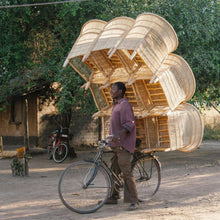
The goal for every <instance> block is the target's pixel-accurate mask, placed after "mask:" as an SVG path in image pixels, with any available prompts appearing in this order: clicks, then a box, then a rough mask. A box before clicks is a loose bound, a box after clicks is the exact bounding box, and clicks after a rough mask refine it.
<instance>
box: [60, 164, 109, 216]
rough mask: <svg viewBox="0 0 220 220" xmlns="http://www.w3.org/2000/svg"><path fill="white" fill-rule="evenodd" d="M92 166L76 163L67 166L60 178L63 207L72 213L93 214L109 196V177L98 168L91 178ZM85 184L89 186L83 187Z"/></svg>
mask: <svg viewBox="0 0 220 220" xmlns="http://www.w3.org/2000/svg"><path fill="white" fill-rule="evenodd" d="M92 166H93V163H91V162H77V163H74V164H72V165H71V166H69V167H68V168H67V169H66V170H65V171H64V173H63V174H62V176H61V179H60V182H59V195H60V198H61V200H62V202H63V203H64V205H65V206H66V207H67V208H69V209H71V210H72V211H75V212H78V213H91V212H94V211H96V210H97V209H99V208H100V207H101V206H102V205H103V203H104V201H105V200H106V199H107V197H108V195H109V191H110V181H109V176H108V175H107V174H106V173H105V170H104V169H103V168H102V167H99V169H98V171H97V172H96V173H95V176H93V175H94V166H93V167H92ZM91 167H92V169H91ZM87 183H89V184H88V186H87V187H85V185H86V184H87ZM99 201H103V202H102V203H99Z"/></svg>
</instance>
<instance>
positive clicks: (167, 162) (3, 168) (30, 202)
mask: <svg viewBox="0 0 220 220" xmlns="http://www.w3.org/2000/svg"><path fill="white" fill-rule="evenodd" d="M157 155H158V156H159V159H160V161H161V164H162V182H161V186H160V189H159V191H158V192H157V194H156V195H155V197H154V198H153V199H152V200H151V201H149V202H147V203H144V204H141V205H140V208H139V209H138V210H136V211H133V212H128V211H126V208H127V205H124V204H123V203H122V201H121V200H120V201H119V204H118V205H105V206H103V207H102V208H101V209H100V210H98V211H97V212H96V213H93V214H89V215H80V214H76V213H74V212H71V211H70V210H68V209H67V208H66V207H64V206H63V204H62V203H61V201H60V199H59V197H58V193H57V185H58V180H59V177H60V174H61V172H62V170H63V169H64V168H65V167H67V165H68V164H70V163H71V162H73V161H75V160H76V159H74V160H70V159H68V160H67V161H65V162H64V163H62V164H56V163H54V162H53V161H48V160H47V157H46V155H45V154H42V155H35V156H33V158H32V159H31V160H30V163H29V166H30V176H29V177H12V175H11V170H10V163H11V161H12V159H1V160H0V219H1V220H15V219H16V220H24V219H28V220H32V219H43V220H49V219H53V220H68V219H71V220H75V219H76V220H78V219H80V220H81V219H82V220H84V219H100V220H107V219H108V220H110V219H111V220H113V219H114V220H115V219H120V220H123V219H126V220H139V219H148V220H150V219H152V220H184V219H187V220H219V219H220V143H219V142H203V143H202V145H201V146H200V147H199V148H198V149H197V150H195V151H193V152H191V153H182V152H179V151H174V152H166V153H165V152H163V153H158V154H157ZM85 156H86V154H85V153H84V152H80V153H78V159H81V158H83V157H85Z"/></svg>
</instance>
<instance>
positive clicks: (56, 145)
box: [47, 128, 71, 163]
mask: <svg viewBox="0 0 220 220" xmlns="http://www.w3.org/2000/svg"><path fill="white" fill-rule="evenodd" d="M64 131H65V130H64V129H62V128H61V129H60V130H55V131H53V132H52V133H51V135H50V137H49V141H48V147H47V152H48V159H49V160H51V159H53V160H54V161H55V162H56V163H61V162H63V161H64V160H65V159H66V158H67V155H68V153H69V140H70V137H71V136H70V135H69V134H67V133H66V132H64Z"/></svg>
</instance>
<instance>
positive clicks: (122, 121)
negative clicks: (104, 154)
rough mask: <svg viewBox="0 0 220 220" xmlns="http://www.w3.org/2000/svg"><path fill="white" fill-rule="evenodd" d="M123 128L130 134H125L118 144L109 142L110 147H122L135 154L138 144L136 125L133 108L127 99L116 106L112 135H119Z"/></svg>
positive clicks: (112, 120)
mask: <svg viewBox="0 0 220 220" xmlns="http://www.w3.org/2000/svg"><path fill="white" fill-rule="evenodd" d="M123 128H125V129H127V130H128V131H129V132H128V133H127V134H123V135H122V136H121V137H120V141H118V142H109V146H110V147H116V146H122V147H124V148H125V149H126V150H127V151H129V152H131V153H134V149H135V144H136V125H135V118H134V112H133V109H132V106H131V105H130V103H129V102H128V100H127V99H125V98H122V99H120V100H119V101H118V102H117V103H115V104H114V106H113V109H112V114H111V121H110V135H112V134H113V135H117V134H118V133H119V132H120V131H121V130H122V129H123Z"/></svg>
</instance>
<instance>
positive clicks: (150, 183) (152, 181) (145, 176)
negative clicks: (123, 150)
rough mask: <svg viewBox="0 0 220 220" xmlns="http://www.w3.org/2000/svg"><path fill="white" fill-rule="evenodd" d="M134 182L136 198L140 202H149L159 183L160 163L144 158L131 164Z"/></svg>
mask: <svg viewBox="0 0 220 220" xmlns="http://www.w3.org/2000/svg"><path fill="white" fill-rule="evenodd" d="M132 169H133V175H134V178H135V181H136V187H137V192H138V198H139V199H140V200H141V201H147V200H150V199H151V198H152V197H153V196H154V194H155V193H156V192H157V191H158V189H159V186H160V181H161V173H160V163H159V161H158V160H157V159H156V158H154V157H151V156H144V157H142V158H140V159H138V160H137V161H135V162H134V163H133V164H132Z"/></svg>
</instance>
